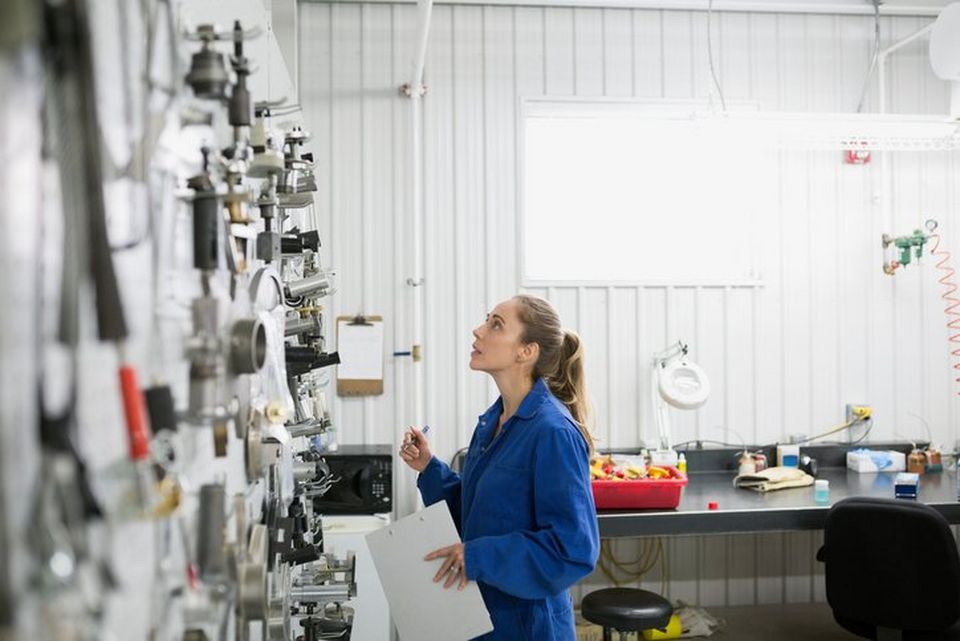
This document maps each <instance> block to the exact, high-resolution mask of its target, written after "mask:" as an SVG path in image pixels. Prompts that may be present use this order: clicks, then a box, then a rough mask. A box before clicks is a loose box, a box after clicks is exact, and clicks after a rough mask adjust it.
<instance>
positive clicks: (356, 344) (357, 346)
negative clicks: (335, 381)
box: [337, 320, 383, 380]
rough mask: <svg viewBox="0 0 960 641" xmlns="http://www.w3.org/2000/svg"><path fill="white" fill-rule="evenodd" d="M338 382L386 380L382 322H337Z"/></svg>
mask: <svg viewBox="0 0 960 641" xmlns="http://www.w3.org/2000/svg"><path fill="white" fill-rule="evenodd" d="M337 352H338V353H339V354H340V365H339V367H338V369H337V378H340V379H347V380H383V321H382V320H374V321H368V322H365V323H363V324H360V323H353V322H351V321H346V320H338V321H337Z"/></svg>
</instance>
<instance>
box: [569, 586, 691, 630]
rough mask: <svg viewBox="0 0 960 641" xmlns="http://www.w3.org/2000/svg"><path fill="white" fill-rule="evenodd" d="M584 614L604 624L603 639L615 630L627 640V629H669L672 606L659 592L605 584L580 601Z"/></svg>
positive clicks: (590, 619) (592, 621)
mask: <svg viewBox="0 0 960 641" xmlns="http://www.w3.org/2000/svg"><path fill="white" fill-rule="evenodd" d="M580 611H581V613H582V614H583V618H584V619H586V620H587V621H589V622H590V623H596V624H597V625H602V626H603V641H613V636H612V635H613V630H617V631H618V632H619V633H620V641H626V638H627V632H635V631H640V630H651V629H653V628H658V629H660V630H663V629H666V627H667V623H668V622H669V621H670V616H671V615H672V614H673V606H672V605H670V602H669V601H667V600H666V599H664V598H663V597H662V596H660V595H659V594H654V593H653V592H648V591H646V590H637V589H635V588H606V589H604V590H597V591H596V592H591V593H590V594H588V595H587V596H585V597H583V601H582V602H581V604H580Z"/></svg>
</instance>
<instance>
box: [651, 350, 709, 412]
mask: <svg viewBox="0 0 960 641" xmlns="http://www.w3.org/2000/svg"><path fill="white" fill-rule="evenodd" d="M658 378H659V379H660V385H659V387H660V396H661V397H663V400H665V401H666V402H667V403H669V404H670V405H672V406H674V407H676V408H678V409H682V410H695V409H697V408H698V407H700V406H702V405H703V404H704V403H706V402H707V397H708V396H710V380H709V379H708V378H707V374H706V372H704V371H703V369H702V368H701V367H700V366H699V365H697V364H695V363H691V362H689V361H687V360H685V359H684V360H678V361H673V362H672V363H667V365H666V366H664V367H663V368H662V369H661V370H660V372H659V377H658Z"/></svg>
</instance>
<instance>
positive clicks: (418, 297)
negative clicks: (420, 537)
mask: <svg viewBox="0 0 960 641" xmlns="http://www.w3.org/2000/svg"><path fill="white" fill-rule="evenodd" d="M432 11H433V0H419V1H418V2H417V23H418V29H417V48H416V51H415V54H414V60H413V73H412V75H411V80H410V85H409V96H410V163H411V165H410V217H411V228H412V231H413V247H412V250H413V251H412V253H413V274H412V275H411V278H410V280H409V281H408V282H409V283H410V285H411V287H412V289H413V301H412V303H411V304H412V307H413V309H412V314H411V315H412V321H413V337H412V338H413V340H412V341H411V345H412V351H413V358H412V363H413V389H412V395H413V424H414V425H417V426H419V427H421V428H422V427H423V417H424V386H423V357H422V344H423V285H424V282H423V176H422V173H423V171H422V169H423V167H422V160H421V154H420V149H421V147H420V145H421V137H422V136H421V131H420V123H421V115H420V114H421V113H422V103H421V99H422V97H423V93H424V91H423V66H424V62H425V59H426V55H427V40H428V38H429V35H430V14H431V13H432Z"/></svg>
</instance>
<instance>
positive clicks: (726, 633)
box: [577, 603, 862, 641]
mask: <svg viewBox="0 0 960 641" xmlns="http://www.w3.org/2000/svg"><path fill="white" fill-rule="evenodd" d="M706 610H707V612H709V613H710V614H711V615H713V616H714V617H717V618H721V619H723V620H725V621H726V623H727V625H726V627H725V628H724V629H723V630H722V631H720V632H717V633H716V634H714V635H713V636H711V637H708V638H709V639H711V641H713V640H716V641H774V640H777V641H811V640H814V641H856V640H857V639H860V637H857V636H854V635H852V634H850V633H849V632H847V631H846V630H844V629H843V628H841V627H840V626H839V625H837V623H836V622H835V621H834V620H833V614H832V613H831V611H830V607H829V606H828V605H827V604H826V603H794V604H790V605H763V606H738V607H730V608H706ZM579 623H580V625H578V626H577V639H578V641H600V640H601V639H602V638H603V636H602V633H601V631H600V628H599V627H597V626H591V625H589V624H586V622H585V621H582V619H581V620H579ZM583 624H586V625H583ZM613 638H614V639H618V638H619V637H618V636H617V635H614V637H613ZM636 638H637V637H636V636H635V635H630V636H629V637H628V639H629V641H635V640H636ZM700 638H707V637H700ZM861 641H862V640H861Z"/></svg>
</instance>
